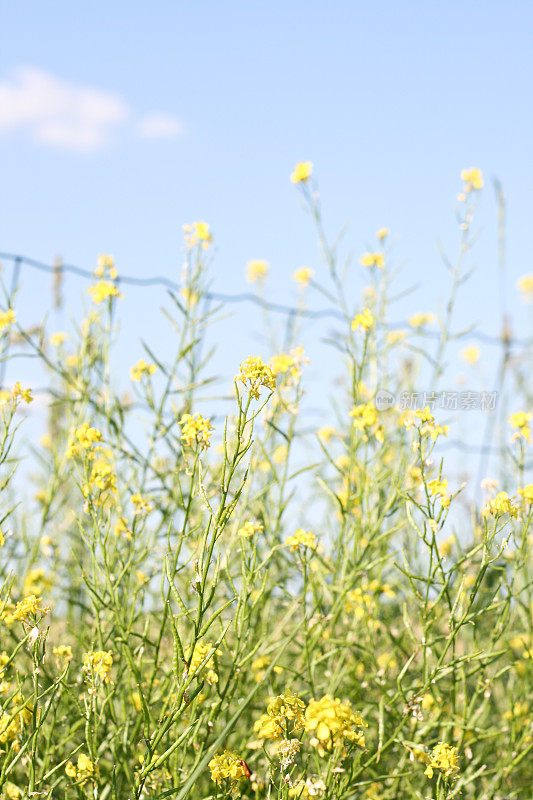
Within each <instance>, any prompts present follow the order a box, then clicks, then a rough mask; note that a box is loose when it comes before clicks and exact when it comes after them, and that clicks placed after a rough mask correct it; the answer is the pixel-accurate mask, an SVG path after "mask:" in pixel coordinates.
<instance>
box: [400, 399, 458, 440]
mask: <svg viewBox="0 0 533 800" xmlns="http://www.w3.org/2000/svg"><path fill="white" fill-rule="evenodd" d="M415 418H416V419H419V420H421V421H422V425H420V434H421V436H429V437H430V438H431V439H433V441H435V440H436V439H437V437H438V436H448V432H449V428H450V426H449V425H439V424H438V423H437V422H436V421H435V418H434V416H433V414H432V413H431V411H430V410H429V406H426V407H425V408H424V409H422V410H420V409H419V410H418V411H415ZM413 424H414V419H413V418H412V417H409V418H407V419H406V421H405V422H404V425H405V427H406V428H410V427H412V425H413Z"/></svg>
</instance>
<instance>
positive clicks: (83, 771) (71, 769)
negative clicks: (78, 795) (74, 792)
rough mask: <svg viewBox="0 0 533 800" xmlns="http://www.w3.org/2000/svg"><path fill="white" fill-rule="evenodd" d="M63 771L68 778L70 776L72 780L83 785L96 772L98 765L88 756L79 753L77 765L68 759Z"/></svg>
mask: <svg viewBox="0 0 533 800" xmlns="http://www.w3.org/2000/svg"><path fill="white" fill-rule="evenodd" d="M65 773H66V775H67V777H68V778H72V780H75V781H76V782H77V783H80V784H81V785H82V786H83V785H84V784H85V783H87V781H88V780H90V779H92V778H94V777H95V776H96V775H97V774H98V767H97V766H96V764H94V763H93V762H92V761H91V759H90V758H89V756H86V755H85V754H84V753H80V754H79V756H78V763H77V765H76V766H74V764H73V763H72V761H69V762H68V763H67V764H66V766H65Z"/></svg>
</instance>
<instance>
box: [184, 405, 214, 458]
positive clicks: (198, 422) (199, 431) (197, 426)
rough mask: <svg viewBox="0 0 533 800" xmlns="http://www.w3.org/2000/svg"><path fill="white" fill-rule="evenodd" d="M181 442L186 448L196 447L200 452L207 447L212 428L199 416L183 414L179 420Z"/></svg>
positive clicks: (207, 421)
mask: <svg viewBox="0 0 533 800" xmlns="http://www.w3.org/2000/svg"><path fill="white" fill-rule="evenodd" d="M180 427H181V441H182V442H183V444H184V445H186V446H187V447H196V446H198V447H199V448H200V449H201V450H206V449H207V448H208V447H209V439H210V438H211V434H212V432H213V426H212V425H211V423H210V422H209V420H208V419H206V418H205V417H202V415H201V414H195V416H194V417H193V416H192V414H183V416H182V418H181V419H180Z"/></svg>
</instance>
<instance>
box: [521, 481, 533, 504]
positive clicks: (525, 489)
mask: <svg viewBox="0 0 533 800" xmlns="http://www.w3.org/2000/svg"><path fill="white" fill-rule="evenodd" d="M518 494H519V495H520V497H523V498H524V503H527V504H528V505H533V483H528V484H527V485H526V486H519V487H518Z"/></svg>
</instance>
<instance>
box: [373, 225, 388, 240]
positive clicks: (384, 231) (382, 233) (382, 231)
mask: <svg viewBox="0 0 533 800" xmlns="http://www.w3.org/2000/svg"><path fill="white" fill-rule="evenodd" d="M388 235H389V229H388V228H378V230H377V231H376V236H377V237H378V239H379V241H380V242H382V241H383V240H384V239H386V238H387V236H388Z"/></svg>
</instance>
